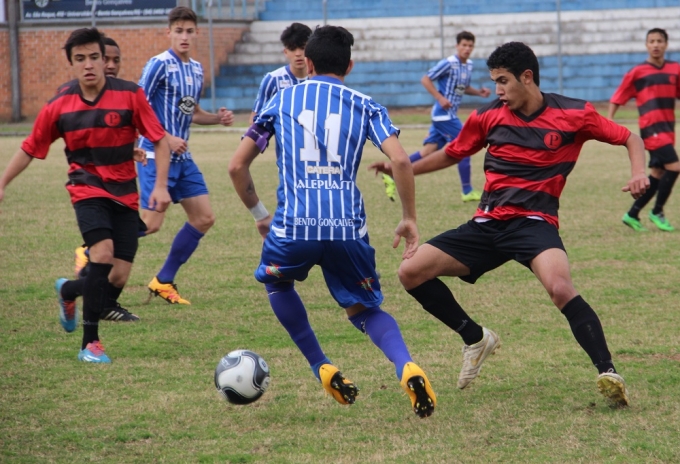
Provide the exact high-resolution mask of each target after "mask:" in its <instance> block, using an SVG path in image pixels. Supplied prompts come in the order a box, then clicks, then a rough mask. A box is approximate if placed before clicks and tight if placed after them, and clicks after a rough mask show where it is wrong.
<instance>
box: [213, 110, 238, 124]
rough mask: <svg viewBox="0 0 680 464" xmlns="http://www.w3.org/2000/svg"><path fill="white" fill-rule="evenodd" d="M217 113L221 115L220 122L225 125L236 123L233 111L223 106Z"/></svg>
mask: <svg viewBox="0 0 680 464" xmlns="http://www.w3.org/2000/svg"><path fill="white" fill-rule="evenodd" d="M217 115H218V116H219V117H220V124H222V125H223V126H231V125H232V124H234V113H233V112H232V111H229V110H228V109H226V108H224V107H222V108H220V109H219V110H218V111H217Z"/></svg>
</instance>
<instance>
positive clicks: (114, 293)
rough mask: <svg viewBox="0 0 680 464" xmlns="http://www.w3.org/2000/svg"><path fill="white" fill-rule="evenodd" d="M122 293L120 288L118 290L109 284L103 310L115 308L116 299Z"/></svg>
mask: <svg viewBox="0 0 680 464" xmlns="http://www.w3.org/2000/svg"><path fill="white" fill-rule="evenodd" d="M122 292H123V289H122V288H118V287H116V286H115V285H113V284H112V283H111V282H109V296H108V302H107V303H106V306H105V309H109V308H115V307H116V305H117V304H118V297H119V296H120V294H121V293H122Z"/></svg>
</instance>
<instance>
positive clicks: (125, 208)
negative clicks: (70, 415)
mask: <svg viewBox="0 0 680 464" xmlns="http://www.w3.org/2000/svg"><path fill="white" fill-rule="evenodd" d="M64 49H65V50H66V56H67V58H68V60H69V63H70V64H71V66H72V68H73V71H74V73H75V74H76V79H75V80H73V81H71V82H69V83H67V84H64V85H62V86H61V87H60V88H59V92H58V93H57V95H56V96H55V97H54V98H52V100H50V101H49V102H48V103H47V105H45V106H44V107H43V108H42V109H41V110H40V113H39V114H38V117H37V118H36V120H35V123H34V126H33V131H32V132H31V135H29V136H28V138H26V140H24V142H23V143H22V144H21V148H20V149H19V151H18V152H17V153H16V154H15V155H14V157H13V158H12V159H11V161H10V163H9V166H7V168H6V169H5V172H4V173H3V175H2V177H1V178H0V200H2V198H3V196H4V189H5V187H6V186H7V184H9V183H10V182H11V181H12V179H14V178H15V177H16V176H18V175H19V174H20V173H21V172H23V170H24V169H26V167H28V165H29V164H30V162H31V161H32V160H33V159H34V158H38V159H44V158H45V157H46V156H47V153H48V151H49V148H50V145H51V144H52V142H54V141H55V140H56V139H58V138H60V137H61V138H63V139H64V143H65V144H66V148H65V152H66V159H67V161H68V163H69V172H68V179H69V180H68V183H67V184H66V189H67V190H68V192H69V194H70V196H71V202H72V203H73V208H74V209H75V213H76V219H77V221H78V227H79V228H80V232H81V234H82V236H83V240H84V241H85V244H86V245H87V247H88V248H89V250H90V263H89V268H90V269H89V272H88V273H87V276H86V277H85V279H76V280H67V279H58V280H57V281H56V285H55V287H56V291H57V296H58V299H59V308H60V320H61V324H62V326H63V328H64V330H66V331H67V332H73V331H74V330H75V329H76V323H77V309H76V304H75V298H76V296H77V295H82V296H83V318H82V319H83V341H82V346H81V350H80V352H79V353H78V359H80V360H81V361H85V362H94V363H110V362H111V359H110V358H109V357H108V356H107V355H106V353H105V350H104V347H103V346H102V344H101V342H100V338H99V330H98V326H99V320H100V315H101V313H102V311H104V309H105V308H106V306H105V304H106V302H107V301H108V298H109V296H108V295H109V292H110V291H112V284H111V283H110V282H109V275H110V274H111V273H112V269H114V268H118V267H128V268H129V267H130V266H132V261H133V259H134V257H135V253H136V251H137V240H138V230H139V212H138V208H139V195H138V193H137V182H136V173H135V165H134V162H133V156H134V144H135V139H136V137H137V131H139V132H140V133H141V134H143V135H144V136H145V137H147V138H148V140H150V141H151V142H152V143H153V145H154V149H155V150H156V155H157V161H156V163H157V169H158V175H157V177H156V182H155V185H154V186H153V190H152V191H151V193H150V195H149V196H148V198H147V200H146V201H147V204H146V206H147V208H155V209H157V210H158V211H164V210H165V209H166V208H167V207H168V205H169V204H170V196H169V195H168V190H167V173H168V165H169V157H170V154H169V150H168V144H167V140H166V138H165V132H164V131H163V127H162V126H161V125H160V123H159V122H158V119H157V118H156V116H155V115H154V113H153V110H152V109H151V107H150V106H149V103H148V102H147V100H146V96H145V95H144V92H143V91H142V89H141V88H139V87H138V86H137V85H136V84H134V83H132V82H127V81H123V80H120V79H110V78H107V77H105V75H104V60H103V56H104V53H105V47H104V41H103V37H102V35H101V33H100V32H99V31H98V30H97V29H95V28H91V29H78V30H76V31H74V32H73V33H71V35H70V36H69V38H68V40H67V41H66V44H65V45H64ZM128 272H129V270H128Z"/></svg>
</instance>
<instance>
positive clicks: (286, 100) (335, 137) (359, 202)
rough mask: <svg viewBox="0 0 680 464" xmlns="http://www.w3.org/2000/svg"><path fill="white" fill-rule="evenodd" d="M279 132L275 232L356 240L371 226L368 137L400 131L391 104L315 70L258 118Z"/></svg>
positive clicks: (383, 136) (376, 139) (377, 138)
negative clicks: (365, 193)
mask: <svg viewBox="0 0 680 464" xmlns="http://www.w3.org/2000/svg"><path fill="white" fill-rule="evenodd" d="M255 124H257V125H260V126H263V127H264V128H265V129H266V130H268V131H269V132H270V133H273V134H274V136H275V137H276V164H277V166H278V168H279V188H278V190H277V199H278V205H277V209H276V213H275V214H274V218H273V219H272V226H271V231H272V232H273V233H274V234H276V235H277V236H279V237H287V238H290V239H293V240H357V239H360V238H361V237H363V236H364V235H365V234H366V232H367V225H366V212H365V210H364V202H363V197H362V195H361V192H360V191H359V189H358V188H357V185H356V178H357V171H358V169H359V163H360V162H361V155H362V152H363V147H364V144H365V143H366V140H370V141H371V142H373V144H374V145H376V146H377V147H380V146H381V145H382V143H383V142H384V141H385V140H386V139H387V138H388V137H389V136H391V135H392V134H398V133H399V130H398V129H397V128H396V127H394V126H393V125H392V121H390V119H389V116H388V115H387V110H386V109H385V108H384V107H383V106H381V105H379V104H377V103H376V102H374V101H373V100H372V99H371V98H370V97H368V96H366V95H363V94H361V93H359V92H356V91H354V90H352V89H350V88H348V87H345V85H344V84H343V83H342V82H341V81H340V80H338V79H335V78H332V77H328V76H316V77H313V78H311V79H308V80H306V81H305V82H302V83H300V84H298V85H295V86H293V87H290V88H287V89H283V90H282V91H280V92H279V93H277V94H276V95H275V96H274V97H273V98H272V99H271V100H269V102H267V104H266V105H265V107H264V108H263V109H262V111H261V112H260V114H259V115H258V116H257V117H256V118H255Z"/></svg>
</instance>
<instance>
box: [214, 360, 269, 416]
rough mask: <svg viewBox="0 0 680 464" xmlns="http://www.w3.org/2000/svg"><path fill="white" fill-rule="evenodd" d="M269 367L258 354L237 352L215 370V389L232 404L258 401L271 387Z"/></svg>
mask: <svg viewBox="0 0 680 464" xmlns="http://www.w3.org/2000/svg"><path fill="white" fill-rule="evenodd" d="M269 381H270V378H269V366H268V365H267V362H266V361H265V360H264V359H262V356H260V355H259V354H257V353H254V352H252V351H248V350H236V351H232V352H230V353H228V354H227V355H226V356H224V357H223V358H222V359H221V360H220V362H219V363H218V364H217V367H216V368H215V387H216V388H217V391H218V392H220V393H221V394H222V396H223V397H224V399H226V400H227V401H228V402H230V403H232V404H249V403H252V402H254V401H257V400H258V399H259V398H260V397H261V396H262V395H263V394H264V392H265V391H266V390H267V387H269Z"/></svg>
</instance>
